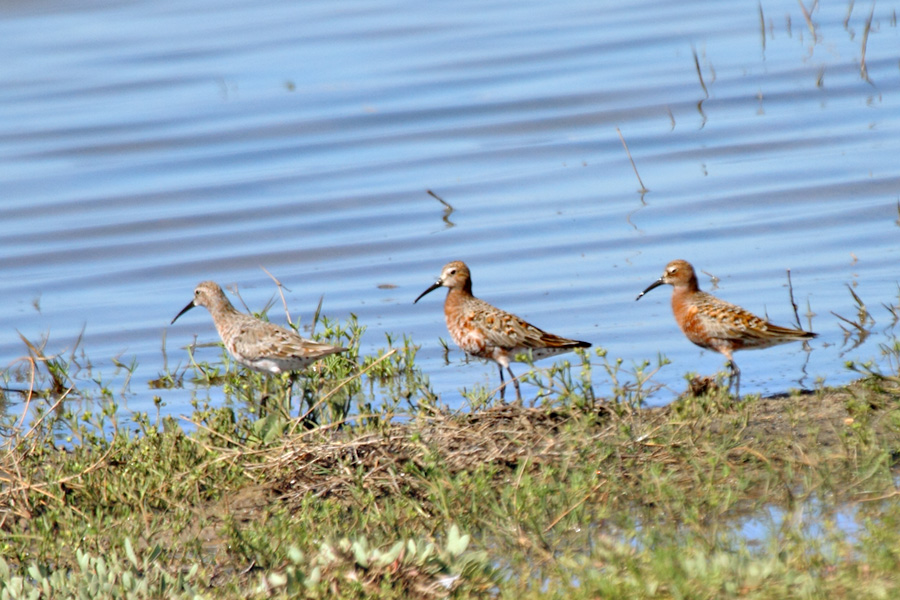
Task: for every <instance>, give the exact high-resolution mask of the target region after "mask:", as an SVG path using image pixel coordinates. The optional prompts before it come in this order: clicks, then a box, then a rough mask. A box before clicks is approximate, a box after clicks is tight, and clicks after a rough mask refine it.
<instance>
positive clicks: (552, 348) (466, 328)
mask: <svg viewBox="0 0 900 600" xmlns="http://www.w3.org/2000/svg"><path fill="white" fill-rule="evenodd" d="M439 287H446V288H449V290H448V291H447V299H446V300H445V301H444V316H445V318H446V320H447V331H449V332H450V337H452V338H453V341H454V342H456V345H457V346H459V347H460V349H461V350H462V351H463V352H465V353H466V354H469V355H471V356H476V357H478V358H485V359H487V360H492V361H494V362H495V363H497V366H498V368H499V370H500V398H501V400H502V399H503V398H504V396H505V393H506V382H505V381H504V380H503V369H506V370H507V371H508V372H509V376H510V377H511V378H512V382H513V384H514V385H515V387H516V399H517V401H519V402H521V400H522V393H521V391H520V390H519V380H518V379H516V376H515V375H514V374H513V372H512V369H510V367H509V363H510V362H511V361H515V360H516V359H517V357H518V356H521V355H526V356H530V357H531V359H532V360H537V359H541V358H546V357H548V356H554V355H556V354H562V353H563V352H571V351H572V350H575V349H576V348H590V347H591V345H590V344H589V343H588V342H580V341H578V340H570V339H566V338H563V337H559V336H558V335H553V334H552V333H547V332H546V331H543V330H541V329H538V328H537V327H535V326H534V325H532V324H531V323H528V322H526V321H525V320H524V319H520V318H519V317H517V316H516V315H514V314H511V313H508V312H505V311H502V310H500V309H499V308H497V307H495V306H491V305H490V304H488V303H487V302H485V301H484V300H479V299H478V298H476V297H475V296H473V295H472V276H471V275H470V274H469V267H467V266H466V264H465V263H464V262H461V261H458V260H457V261H453V262H450V263H447V264H446V265H445V266H444V268H443V270H442V271H441V276H440V277H439V278H438V280H437V281H436V282H435V283H434V284H433V285H432V286H431V287H430V288H428V289H427V290H425V291H424V292H422V293H421V294H419V297H418V298H416V299H415V301H414V302H413V304H415V303H416V302H418V301H419V300H420V299H421V298H422V296H424V295H426V294H428V293H430V292H432V291H434V290H436V289H437V288H439Z"/></svg>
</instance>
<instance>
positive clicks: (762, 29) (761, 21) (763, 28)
mask: <svg viewBox="0 0 900 600" xmlns="http://www.w3.org/2000/svg"><path fill="white" fill-rule="evenodd" d="M756 5H757V6H758V7H759V33H760V37H762V51H763V54H765V52H766V17H765V15H763V7H762V2H757V3H756Z"/></svg>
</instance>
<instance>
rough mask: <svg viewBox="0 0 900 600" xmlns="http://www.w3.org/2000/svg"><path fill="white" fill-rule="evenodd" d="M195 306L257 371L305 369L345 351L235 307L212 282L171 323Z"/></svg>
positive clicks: (244, 362) (236, 355) (237, 355)
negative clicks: (202, 310)
mask: <svg viewBox="0 0 900 600" xmlns="http://www.w3.org/2000/svg"><path fill="white" fill-rule="evenodd" d="M195 306H205V307H206V309H207V310H208V311H209V314H211V315H212V319H213V323H215V325H216V330H217V331H218V332H219V337H221V338H222V343H223V344H225V348H227V349H228V352H229V353H230V354H231V356H233V357H234V359H235V360H236V361H237V362H239V363H240V364H242V365H244V366H245V367H248V368H250V369H253V370H254V371H260V372H262V373H272V374H280V373H290V372H293V371H302V370H303V369H305V368H306V367H308V366H309V365H311V364H312V363H313V362H315V361H317V360H318V359H320V358H322V357H325V356H328V355H329V354H337V353H339V352H344V351H346V348H342V347H340V346H331V345H329V344H323V343H320V342H316V341H313V340H308V339H305V338H302V337H300V336H299V335H298V334H296V333H294V332H293V331H290V330H288V329H285V328H284V327H279V326H278V325H275V324H274V323H269V322H267V321H263V320H261V319H257V318H256V317H254V316H252V315H248V314H245V313H242V312H240V311H238V310H236V309H235V308H234V306H232V304H231V302H229V300H228V298H227V297H226V296H225V293H224V292H223V291H222V288H220V287H219V286H218V284H216V283H215V282H213V281H204V282H202V283H200V284H199V285H197V289H195V290H194V298H193V300H191V301H190V302H189V303H188V305H187V306H185V307H184V308H183V309H181V312H179V313H178V314H177V315H175V318H174V319H172V323H175V321H177V320H178V317H180V316H181V315H183V314H184V313H186V312H187V311H189V310H191V309H192V308H194V307H195ZM288 394H290V392H288Z"/></svg>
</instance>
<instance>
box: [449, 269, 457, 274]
mask: <svg viewBox="0 0 900 600" xmlns="http://www.w3.org/2000/svg"><path fill="white" fill-rule="evenodd" d="M447 274H448V275H456V269H450V272H449V273H447Z"/></svg>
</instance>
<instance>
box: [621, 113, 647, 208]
mask: <svg viewBox="0 0 900 600" xmlns="http://www.w3.org/2000/svg"><path fill="white" fill-rule="evenodd" d="M616 133H618V134H619V139H620V140H622V145H623V146H624V147H625V154H627V155H628V160H629V161H631V168H632V169H634V175H635V177H637V180H638V183H639V184H641V189H639V190H638V191H639V192H640V193H642V194H644V193H646V192H649V191H650V190H648V189H647V186H645V185H644V182H643V181H641V176H640V174H638V170H637V165H635V164H634V159H633V158H631V150H629V149H628V144H627V143H626V142H625V136H623V135H622V131H621V130H620V129H619V128H618V127H616Z"/></svg>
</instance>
